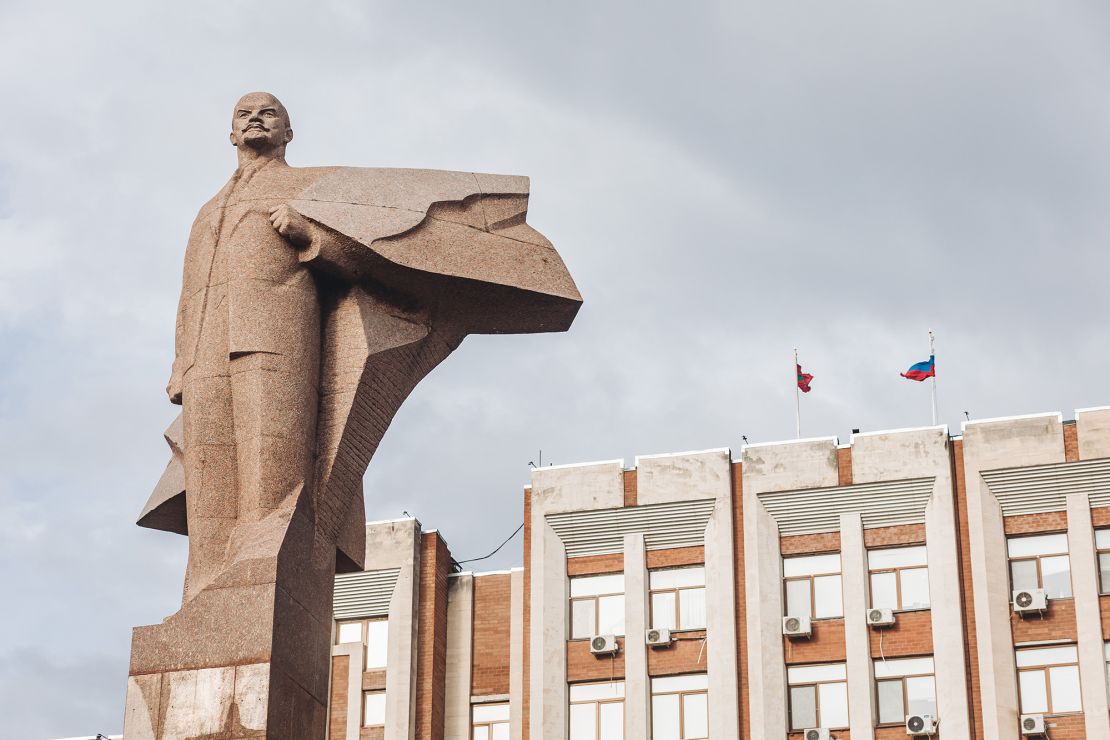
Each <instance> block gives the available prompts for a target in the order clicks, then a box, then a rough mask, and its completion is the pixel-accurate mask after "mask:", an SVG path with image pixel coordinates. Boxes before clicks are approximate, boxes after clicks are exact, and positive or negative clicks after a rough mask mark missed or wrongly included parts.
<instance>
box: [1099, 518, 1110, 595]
mask: <svg viewBox="0 0 1110 740" xmlns="http://www.w3.org/2000/svg"><path fill="white" fill-rule="evenodd" d="M1095 549H1096V550H1098V582H1099V591H1101V592H1102V593H1104V594H1110V529H1096V530H1095Z"/></svg>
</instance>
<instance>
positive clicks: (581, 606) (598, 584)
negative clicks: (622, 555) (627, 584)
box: [570, 573, 624, 640]
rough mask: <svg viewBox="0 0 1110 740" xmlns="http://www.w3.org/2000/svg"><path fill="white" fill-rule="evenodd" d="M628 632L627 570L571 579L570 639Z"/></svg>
mask: <svg viewBox="0 0 1110 740" xmlns="http://www.w3.org/2000/svg"><path fill="white" fill-rule="evenodd" d="M623 634H624V574H623V573H615V574H613V575H607V576H584V577H582V578H571V579H570V639H572V640H583V639H589V638H591V637H593V636H594V635H623Z"/></svg>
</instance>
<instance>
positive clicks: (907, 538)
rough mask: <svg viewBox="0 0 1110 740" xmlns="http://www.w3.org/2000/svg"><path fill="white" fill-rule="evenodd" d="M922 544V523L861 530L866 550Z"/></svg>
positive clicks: (923, 532)
mask: <svg viewBox="0 0 1110 740" xmlns="http://www.w3.org/2000/svg"><path fill="white" fill-rule="evenodd" d="M924 544H925V525H924V524H900V525H898V526H896V527H875V528H874V529H865V530H863V546H864V547H866V548H867V549H868V550H871V549H874V548H878V547H899V546H901V545H924Z"/></svg>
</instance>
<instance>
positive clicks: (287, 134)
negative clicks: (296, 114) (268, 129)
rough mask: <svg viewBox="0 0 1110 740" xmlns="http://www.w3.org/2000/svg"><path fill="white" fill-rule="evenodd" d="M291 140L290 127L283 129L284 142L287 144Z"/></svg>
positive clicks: (291, 131) (291, 132)
mask: <svg viewBox="0 0 1110 740" xmlns="http://www.w3.org/2000/svg"><path fill="white" fill-rule="evenodd" d="M292 140H293V129H291V128H287V129H285V143H286V144H288V143H289V142H291V141H292Z"/></svg>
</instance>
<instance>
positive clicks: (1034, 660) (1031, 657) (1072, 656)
mask: <svg viewBox="0 0 1110 740" xmlns="http://www.w3.org/2000/svg"><path fill="white" fill-rule="evenodd" d="M1078 655H1079V653H1078V652H1077V648H1076V646H1075V645H1067V646H1065V647H1053V648H1027V649H1025V650H1018V651H1017V666H1018V668H1026V667H1032V666H1039V665H1059V664H1060V663H1075V662H1076V661H1078V660H1079V658H1078Z"/></svg>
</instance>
